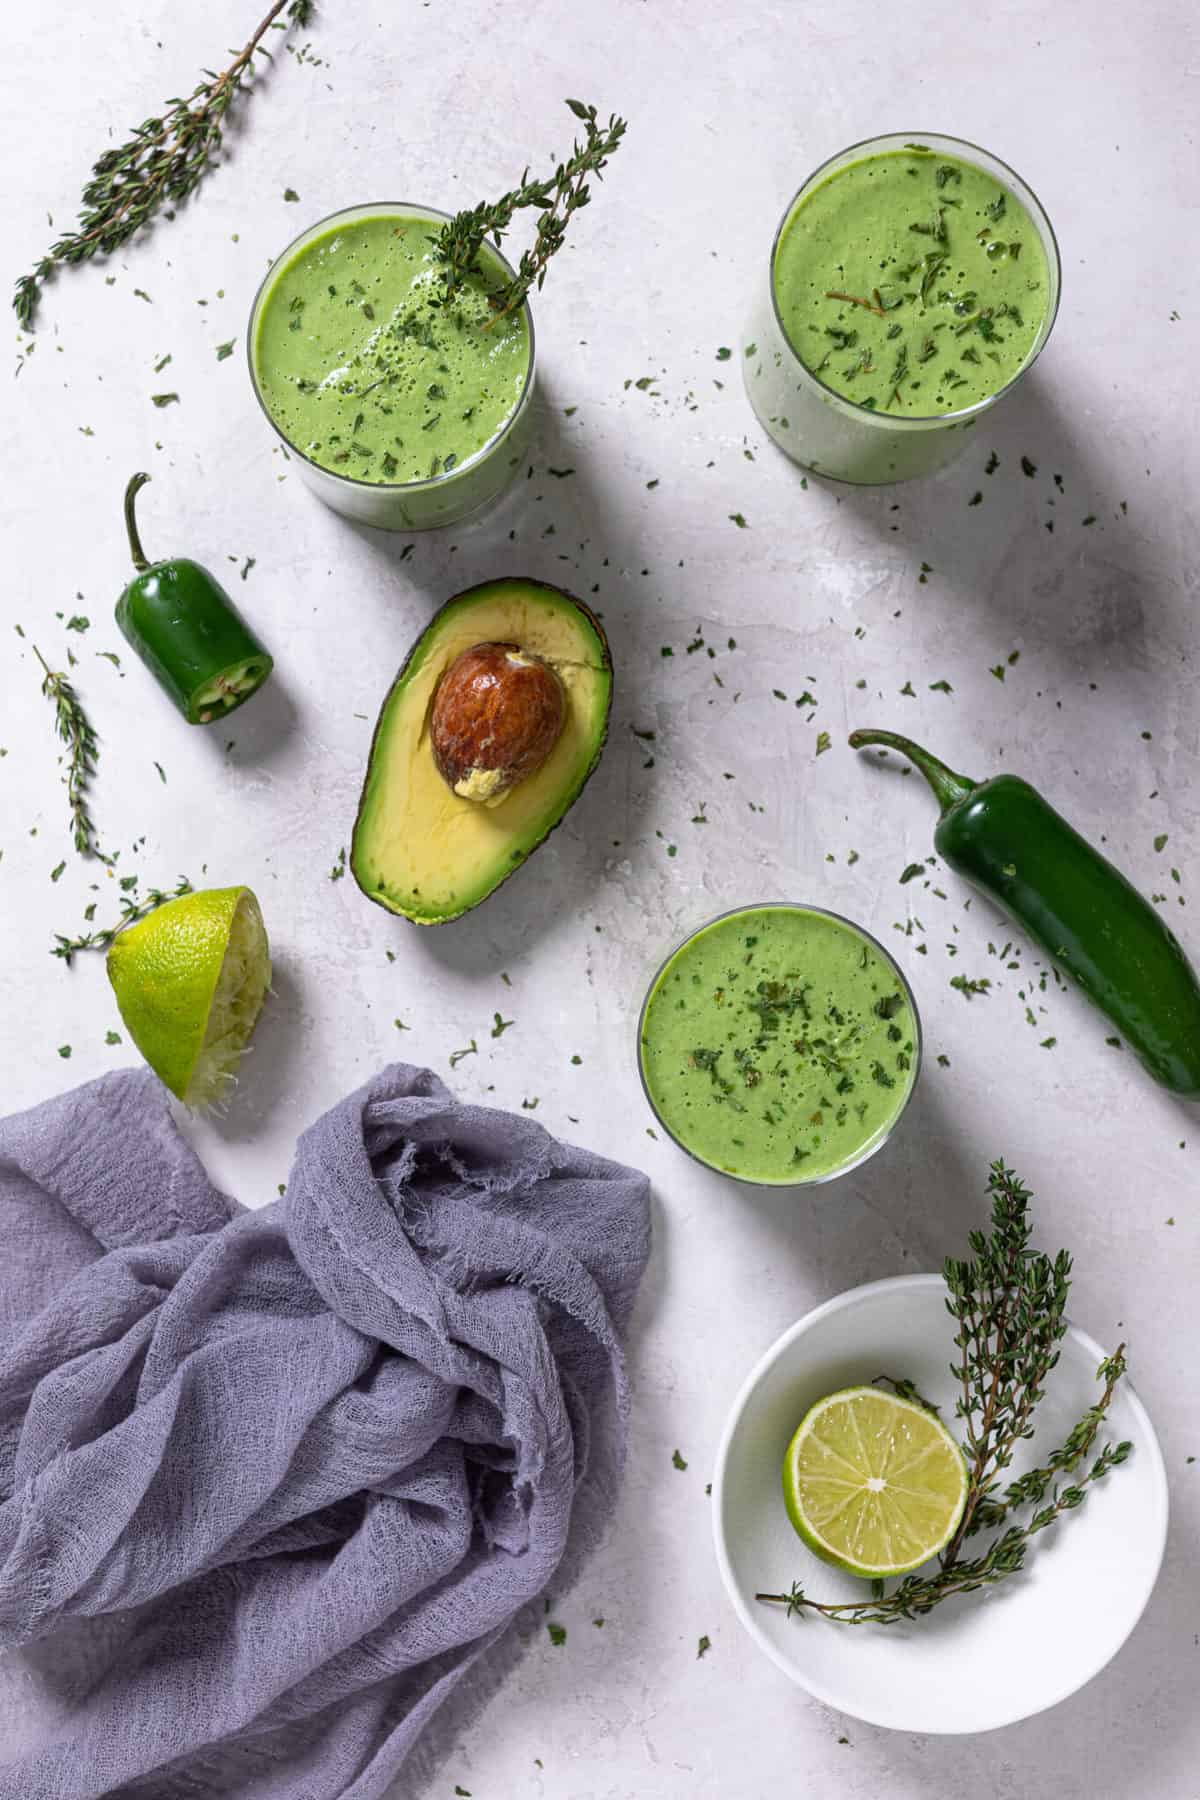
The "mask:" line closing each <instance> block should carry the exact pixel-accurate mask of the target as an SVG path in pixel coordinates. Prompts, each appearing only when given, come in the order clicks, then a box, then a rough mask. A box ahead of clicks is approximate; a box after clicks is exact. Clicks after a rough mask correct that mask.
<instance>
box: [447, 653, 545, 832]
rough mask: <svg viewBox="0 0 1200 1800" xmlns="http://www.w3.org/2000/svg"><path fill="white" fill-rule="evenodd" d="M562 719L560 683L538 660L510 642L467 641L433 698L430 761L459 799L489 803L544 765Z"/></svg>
mask: <svg viewBox="0 0 1200 1800" xmlns="http://www.w3.org/2000/svg"><path fill="white" fill-rule="evenodd" d="M566 717H567V699H566V694H565V692H564V689H563V684H562V681H561V680H560V678H559V676H558V673H557V671H556V670H555V669H554V668H552V667H551V665H550V664H549V663H548V662H546V661H544V660H543V658H542V657H540V656H537V655H535V654H534V653H533V652H532V651H529V650H523V649H522V648H521V647H520V646H519V645H517V644H510V643H485V644H473V645H472V646H471V648H470V649H469V650H464V651H463V652H462V653H461V655H459V656H457V657H456V658H455V660H454V661H453V662H452V663H451V664H450V667H449V668H448V669H447V670H446V672H445V674H444V675H443V676H442V678H441V680H440V682H439V683H438V686H437V691H436V693H435V694H434V698H433V705H432V707H431V709H430V716H429V742H430V748H431V750H432V752H433V760H434V762H435V763H436V765H437V768H438V772H439V774H440V775H441V777H442V779H443V780H444V781H445V782H446V783H447V785H448V786H449V787H450V788H452V789H453V791H454V793H456V794H458V795H459V796H460V798H462V799H464V800H474V801H477V802H478V803H479V804H480V805H482V806H496V805H498V804H499V803H500V802H501V801H502V800H504V799H505V798H506V796H507V795H508V794H509V793H510V792H511V791H512V789H513V788H514V787H516V786H517V785H518V783H520V782H522V781H525V780H527V779H528V777H529V776H530V775H533V774H536V772H537V771H538V770H539V769H540V768H541V767H542V766H543V764H544V763H545V762H546V761H547V759H548V758H549V756H550V753H551V751H552V750H553V749H554V746H555V744H556V743H557V742H558V740H559V737H560V736H561V735H562V730H563V726H564V724H565V723H566Z"/></svg>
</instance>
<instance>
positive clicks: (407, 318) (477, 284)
mask: <svg viewBox="0 0 1200 1800" xmlns="http://www.w3.org/2000/svg"><path fill="white" fill-rule="evenodd" d="M439 228H440V221H439V220H436V219H427V218H420V217H413V216H411V215H406V214H397V213H387V212H381V213H379V214H378V215H364V216H362V217H360V218H356V219H352V220H350V221H347V222H345V223H342V224H335V225H331V226H330V227H329V229H328V230H327V231H325V232H323V233H322V234H321V235H320V236H319V237H316V238H313V239H312V240H311V241H310V242H308V243H307V244H305V245H303V246H302V247H301V248H300V249H299V250H297V251H296V252H295V254H294V255H292V256H291V257H289V258H288V259H287V260H286V261H285V262H284V263H282V265H281V266H280V268H279V271H278V273H277V274H276V275H275V276H274V277H273V278H272V280H271V285H270V287H269V289H268V290H267V292H266V294H265V295H264V297H263V300H262V302H261V304H260V307H259V310H258V319H257V328H256V330H255V334H254V342H253V357H254V371H255V376H256V379H257V381H258V387H259V392H260V393H261V395H262V399H263V403H264V405H265V406H266V408H267V411H268V412H269V413H270V415H271V417H272V419H274V421H275V423H276V425H277V426H278V427H279V429H280V431H281V432H282V433H283V435H284V436H285V437H286V438H287V439H288V441H289V442H290V443H292V444H293V445H295V447H296V448H297V449H298V450H300V451H302V452H303V454H304V455H305V456H307V457H309V458H310V459H311V460H312V461H313V462H315V463H318V464H320V466H321V467H322V468H324V469H329V470H331V471H333V473H335V474H338V475H346V476H350V477H353V479H355V480H356V481H367V482H379V483H397V482H411V481H425V480H429V479H431V478H432V477H434V476H437V475H444V474H447V473H450V472H451V471H453V470H454V469H455V468H456V467H457V466H459V465H461V464H462V463H465V462H466V461H467V459H468V458H469V457H472V456H474V455H475V454H476V453H477V452H478V451H479V450H482V449H483V447H484V445H485V444H487V443H488V442H489V441H490V439H491V438H493V437H494V436H495V434H496V432H497V431H498V430H499V429H500V427H501V426H502V425H503V424H504V423H505V421H506V420H507V419H508V418H509V417H510V416H511V415H512V413H513V411H514V410H515V408H516V406H517V404H518V402H519V401H520V398H521V395H522V392H523V391H524V387H525V382H526V378H527V376H528V372H529V358H530V341H529V328H528V325H527V323H526V318H525V314H524V311H523V309H519V310H518V311H516V312H514V313H512V314H509V315H508V316H506V317H498V316H497V314H496V313H495V312H494V311H493V309H492V308H491V306H489V304H488V294H489V292H491V291H494V290H495V289H497V288H498V287H500V286H501V285H502V283H503V281H504V279H505V277H504V274H503V271H502V269H501V267H500V265H499V263H497V262H496V261H495V259H494V258H489V257H488V253H487V252H486V251H485V252H484V255H483V259H482V260H483V262H484V265H485V266H484V271H483V272H481V273H478V274H475V275H472V276H471V277H470V279H469V281H468V282H467V284H466V286H465V287H464V288H463V289H462V290H461V292H460V293H459V294H458V295H457V296H456V297H455V300H454V302H453V303H452V305H450V306H449V307H444V308H443V307H439V306H436V305H434V304H433V298H434V296H435V294H436V292H437V286H436V279H437V264H436V263H435V260H434V251H433V245H432V243H431V242H430V239H431V238H433V237H435V236H436V234H437V232H438V230H439Z"/></svg>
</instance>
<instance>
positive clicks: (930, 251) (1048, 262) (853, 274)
mask: <svg viewBox="0 0 1200 1800" xmlns="http://www.w3.org/2000/svg"><path fill="white" fill-rule="evenodd" d="M1060 278H1061V269H1060V264H1059V256H1058V245H1057V243H1056V242H1055V238H1054V232H1053V230H1052V229H1051V226H1050V221H1049V219H1048V218H1047V217H1046V214H1045V212H1044V211H1043V210H1042V207H1041V204H1040V202H1039V201H1038V199H1037V197H1036V196H1035V195H1034V194H1033V192H1032V191H1031V190H1030V188H1028V187H1027V186H1026V184H1025V183H1024V182H1023V181H1022V180H1021V179H1020V177H1019V176H1018V175H1016V174H1015V173H1014V172H1013V170H1012V169H1010V168H1009V167H1008V166H1007V164H1005V163H1002V162H1001V161H1000V160H999V158H998V157H995V156H992V155H991V154H990V152H988V151H987V150H981V149H979V148H978V146H976V145H974V144H968V143H964V142H962V141H960V140H959V139H957V138H950V137H942V136H939V135H930V134H924V135H921V136H917V135H915V134H913V133H907V134H901V133H899V132H896V133H892V134H890V135H888V136H885V137H878V138H870V139H868V140H867V141H866V142H864V143H861V144H854V145H852V146H851V147H850V148H849V149H848V150H843V151H841V152H840V153H839V154H838V155H837V156H834V157H831V158H830V159H829V161H828V162H826V163H823V164H822V165H821V167H820V168H819V169H817V170H816V171H815V173H814V174H812V175H810V176H809V178H808V180H807V181H806V182H805V183H804V186H803V187H802V188H801V189H800V191H799V193H798V194H797V195H796V197H795V199H794V200H793V201H792V203H791V205H790V206H789V207H788V209H787V212H786V213H785V214H784V216H783V219H782V221H781V222H780V226H779V230H778V231H777V232H776V234H775V242H774V245H773V247H772V250H771V261H770V269H769V273H768V280H767V282H766V283H765V290H766V291H765V292H763V293H762V294H761V295H760V297H759V300H758V303H757V304H756V306H755V307H754V309H753V313H752V316H751V319H750V324H749V327H748V330H747V334H746V337H745V339H744V341H743V346H742V349H743V359H742V360H743V372H744V375H745V381H746V390H747V393H748V394H749V397H750V403H751V405H752V406H753V408H754V410H755V412H756V413H757V415H758V418H759V422H760V423H761V424H762V426H763V427H764V429H765V430H766V431H768V432H769V433H770V435H771V437H772V438H773V439H774V440H775V442H776V443H777V444H778V445H779V447H780V449H782V450H785V451H786V452H787V454H788V455H789V456H790V457H791V458H792V459H793V460H794V461H795V462H798V463H801V464H802V465H803V466H804V467H805V468H808V469H811V470H812V471H813V472H814V473H816V474H820V475H826V476H831V477H832V478H833V479H835V480H838V481H849V482H855V483H858V484H861V485H865V486H876V485H880V484H882V483H885V482H891V481H906V480H910V479H912V478H913V477H914V476H918V475H927V474H930V473H932V471H934V470H935V469H940V468H943V467H944V466H945V465H946V464H947V463H949V462H952V461H953V460H954V458H955V457H957V456H958V455H959V454H960V453H961V452H962V451H963V450H964V449H965V448H966V446H967V444H969V443H970V441H971V436H970V434H971V429H972V427H973V426H974V425H975V424H976V423H977V421H978V419H979V418H980V416H981V415H982V414H983V413H984V412H986V411H987V410H988V408H989V407H991V406H994V405H995V403H996V401H997V400H998V399H1000V397H1001V396H1002V395H1003V394H1006V393H1007V392H1008V391H1009V390H1010V389H1011V388H1012V387H1014V386H1015V385H1016V383H1017V382H1018V381H1019V380H1020V379H1021V377H1022V376H1023V375H1024V374H1025V372H1026V371H1027V370H1028V369H1029V368H1030V367H1031V366H1032V364H1033V363H1034V361H1035V360H1036V359H1037V357H1038V355H1039V354H1040V352H1041V350H1042V348H1043V346H1044V345H1045V342H1046V340H1047V338H1048V337H1049V335H1050V331H1051V328H1052V326H1053V324H1054V319H1055V314H1056V313H1057V310H1058V297H1059V285H1060Z"/></svg>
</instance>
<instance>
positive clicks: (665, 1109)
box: [638, 901, 921, 1187]
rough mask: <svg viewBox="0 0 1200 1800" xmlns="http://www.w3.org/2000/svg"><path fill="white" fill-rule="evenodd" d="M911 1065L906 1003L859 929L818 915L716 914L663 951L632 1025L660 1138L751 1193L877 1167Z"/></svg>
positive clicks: (780, 910)
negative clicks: (748, 1186)
mask: <svg viewBox="0 0 1200 1800" xmlns="http://www.w3.org/2000/svg"><path fill="white" fill-rule="evenodd" d="M920 1066H921V1022H920V1019H919V1017H918V1015H917V1005H916V1001H915V1000H914V999H913V995H912V990H911V989H910V987H909V985H908V982H907V981H906V980H905V978H904V976H903V974H902V973H901V971H900V969H899V968H898V967H897V965H896V963H895V962H893V960H892V958H891V957H890V956H889V955H888V953H887V951H886V950H885V949H884V948H883V946H882V945H881V944H879V943H878V942H877V941H876V940H875V939H874V938H873V937H872V936H871V935H870V933H869V932H866V931H864V930H863V929H862V927H861V926H860V925H855V924H854V923H852V921H851V920H849V919H845V918H842V917H841V915H840V914H838V913H833V912H827V911H825V910H824V909H823V908H821V907H817V906H802V905H796V904H793V903H791V902H787V901H774V902H770V903H767V904H763V905H758V906H742V907H738V908H737V909H736V910H735V911H733V912H727V913H722V914H720V916H719V917H718V918H716V919H713V920H711V921H710V923H709V924H707V925H703V926H701V927H700V929H699V930H698V931H694V932H693V933H692V934H691V936H690V937H687V938H685V939H684V941H683V943H682V944H680V945H679V946H678V947H677V948H676V949H675V950H673V951H672V952H671V954H670V956H669V957H668V958H667V960H666V962H665V963H664V964H663V965H662V967H661V969H659V971H658V973H657V975H656V976H655V977H654V980H653V981H652V982H651V984H650V991H649V993H648V994H647V995H646V999H645V1003H644V1004H643V1006H642V1013H641V1018H640V1020H639V1022H638V1067H639V1070H640V1072H641V1077H642V1087H643V1089H644V1091H645V1095H646V1098H647V1100H648V1101H649V1103H650V1106H651V1108H652V1109H653V1111H654V1114H655V1116H656V1117H657V1119H658V1121H659V1124H660V1125H661V1126H662V1127H663V1130H664V1131H666V1132H667V1133H668V1135H669V1136H670V1137H672V1138H673V1139H674V1140H675V1142H676V1143H677V1144H678V1145H679V1147H680V1149H681V1150H686V1151H687V1153H688V1155H689V1156H692V1157H694V1158H695V1159H696V1161H697V1162H701V1163H704V1164H705V1165H706V1167H708V1168H710V1169H716V1170H718V1171H719V1172H720V1173H721V1174H723V1175H732V1176H733V1177H734V1179H735V1180H737V1181H745V1182H751V1183H753V1184H755V1185H756V1186H759V1187H807V1186H814V1185H816V1184H817V1183H818V1182H824V1181H832V1180H833V1179H834V1177H835V1176H837V1175H845V1174H846V1173H847V1172H848V1171H849V1170H851V1169H856V1168H857V1167H858V1166H859V1164H860V1163H863V1162H865V1161H866V1160H867V1158H868V1157H869V1156H873V1155H874V1154H875V1152H876V1150H878V1149H879V1148H880V1146H881V1145H882V1144H883V1143H885V1142H886V1141H887V1139H888V1137H890V1135H891V1133H892V1131H893V1130H894V1129H895V1126H896V1123H897V1121H898V1120H899V1118H900V1116H901V1114H902V1113H903V1112H904V1109H905V1107H906V1106H907V1105H908V1102H909V1099H910V1097H911V1095H912V1091H913V1088H914V1086H915V1085H916V1080H917V1075H918V1073H919V1071H920Z"/></svg>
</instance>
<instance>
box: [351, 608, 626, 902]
mask: <svg viewBox="0 0 1200 1800" xmlns="http://www.w3.org/2000/svg"><path fill="white" fill-rule="evenodd" d="M482 643H513V644H517V645H519V646H520V648H521V649H522V650H531V651H533V652H534V653H535V654H536V655H538V656H540V657H542V658H543V660H544V661H546V662H548V663H549V664H550V665H551V666H552V667H553V668H554V669H555V670H556V671H557V673H558V676H559V679H560V680H561V681H562V683H563V687H564V689H565V691H566V696H567V717H566V722H565V724H564V726H563V729H562V734H561V736H560V737H559V739H558V742H557V743H556V744H555V746H554V749H553V750H552V751H551V753H550V755H549V757H548V758H547V760H546V762H544V763H543V765H542V767H541V768H540V769H538V770H536V771H535V772H534V773H533V774H532V775H530V776H527V778H526V779H525V780H524V781H522V782H519V783H518V784H517V786H516V787H514V788H513V789H511V790H510V792H509V793H508V794H507V795H506V796H505V797H504V798H503V799H502V800H501V801H500V802H499V804H497V805H493V806H483V805H481V804H480V803H479V802H478V801H477V800H469V799H465V798H463V797H462V796H461V795H458V794H456V793H454V792H453V790H452V789H451V788H450V787H449V786H448V785H447V783H446V782H445V781H444V780H443V779H442V776H441V775H440V774H439V772H438V769H437V765H436V764H435V762H434V760H433V751H432V749H431V747H430V742H429V714H430V708H431V707H432V705H433V697H434V694H435V692H436V691H437V686H438V683H439V681H440V680H441V678H442V676H443V675H444V674H445V672H446V670H447V669H448V668H449V667H450V665H451V663H453V662H454V661H455V659H456V658H457V657H458V656H459V655H461V653H462V652H463V651H464V650H469V649H470V648H471V647H472V645H474V644H482ZM611 704H612V663H611V660H610V658H609V654H608V645H607V643H606V641H605V637H604V633H603V631H602V630H601V628H600V625H599V624H598V623H597V621H596V619H595V618H594V617H593V616H592V614H591V613H590V612H589V610H588V609H587V607H586V606H583V605H582V604H581V603H580V602H579V601H577V600H573V599H572V598H571V596H570V595H569V594H566V593H563V592H562V591H561V590H560V589H558V588H552V587H548V586H546V585H544V584H543V583H541V582H537V581H526V580H511V581H490V582H485V583H484V584H483V585H482V586H480V587H476V588H470V589H468V590H467V592H466V593H464V594H459V595H457V596H456V597H455V598H454V599H453V600H448V601H447V602H446V604H445V606H443V607H442V608H441V610H440V611H439V612H438V613H436V614H435V616H434V618H433V619H432V621H431V622H430V624H429V625H428V626H427V627H426V629H425V630H424V631H423V632H422V634H421V636H420V637H419V638H418V640H417V642H416V644H415V645H414V646H413V649H412V651H411V653H410V655H409V657H408V660H407V662H406V663H405V664H404V666H403V668H402V669H401V670H400V673H399V674H398V675H397V677H396V679H395V681H394V682H393V684H392V687H391V691H390V692H389V694H388V696H387V699H386V700H385V701H384V703H383V709H382V711H381V712H380V715H379V722H378V724H377V725H376V727H375V738H374V742H373V744H372V746H371V757H370V761H369V763H368V765H367V776H366V781H365V783H364V785H363V792H362V799H361V801H360V802H359V808H358V818H357V821H356V822H355V827H354V841H353V847H352V850H351V856H350V866H351V870H352V872H353V875H354V879H355V880H356V881H357V883H358V885H359V887H360V888H361V889H362V890H363V892H364V894H366V895H367V897H368V898H369V899H371V900H375V901H378V903H379V904H380V905H381V906H386V907H387V908H388V909H389V911H391V912H395V913H400V914H401V915H402V916H403V917H404V918H406V919H411V920H413V922H414V923H415V924H418V925H440V924H443V923H445V921H446V920H448V919H456V918H458V917H459V916H460V915H461V914H462V913H465V912H469V911H470V909H471V907H473V906H478V904H479V902H480V901H481V900H485V899H486V898H487V896H488V895H489V894H490V893H493V892H494V891H495V889H496V888H498V887H499V886H500V883H501V882H502V881H504V880H505V879H506V878H507V877H508V876H509V875H511V874H512V873H513V871H514V870H515V869H517V868H519V867H520V865H521V863H523V862H524V861H525V858H526V857H527V856H529V854H530V853H531V852H532V851H533V850H535V849H536V848H537V846H538V845H539V844H540V843H541V842H542V840H543V838H545V837H546V836H547V834H548V833H549V832H550V831H552V830H553V829H554V827H555V826H556V825H557V824H558V822H559V820H560V819H561V818H562V817H563V814H564V813H565V812H566V811H567V810H568V808H569V807H570V806H571V804H572V802H573V801H574V800H575V799H576V798H577V797H578V795H579V793H580V791H581V789H582V788H583V785H584V783H585V782H586V781H587V778H588V776H589V775H590V774H591V772H592V770H593V769H594V768H595V766H596V763H597V762H598V761H599V758H600V752H601V751H602V749H603V748H604V740H605V736H606V734H607V730H608V715H609V710H610V707H611Z"/></svg>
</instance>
